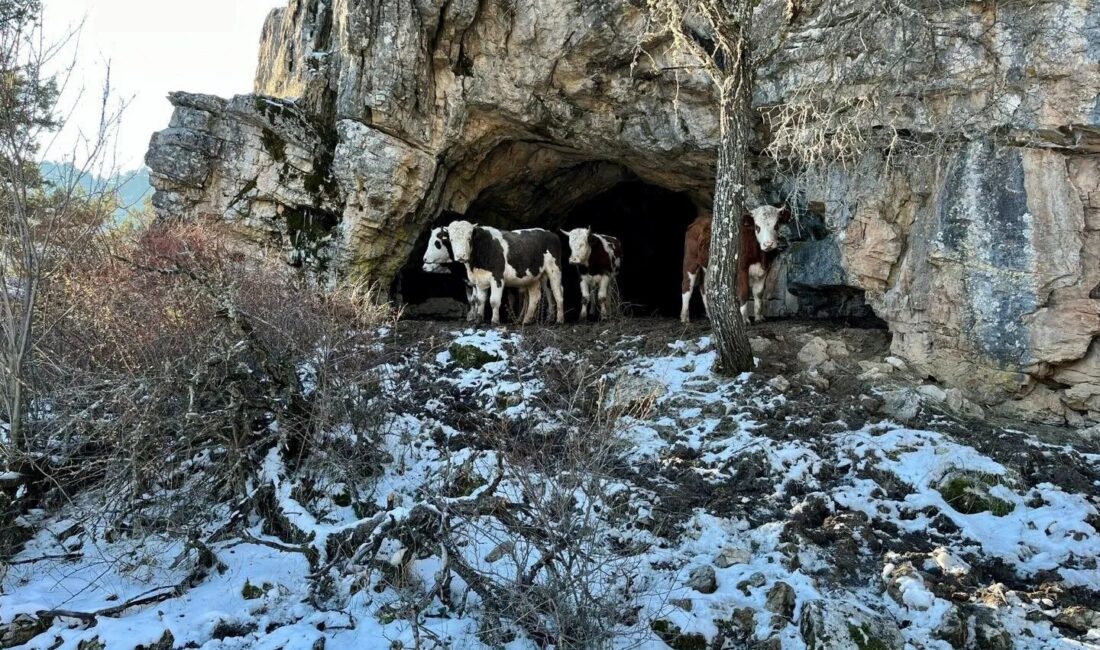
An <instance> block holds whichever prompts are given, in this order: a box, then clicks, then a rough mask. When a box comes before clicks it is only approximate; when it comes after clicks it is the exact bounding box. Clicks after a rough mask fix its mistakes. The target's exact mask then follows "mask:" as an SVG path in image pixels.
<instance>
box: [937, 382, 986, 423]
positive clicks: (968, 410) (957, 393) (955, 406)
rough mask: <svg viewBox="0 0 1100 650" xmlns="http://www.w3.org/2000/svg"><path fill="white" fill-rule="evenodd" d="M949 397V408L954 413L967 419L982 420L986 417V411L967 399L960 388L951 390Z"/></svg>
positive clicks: (947, 392) (947, 402)
mask: <svg viewBox="0 0 1100 650" xmlns="http://www.w3.org/2000/svg"><path fill="white" fill-rule="evenodd" d="M945 393H946V395H947V401H946V404H947V408H948V409H950V410H951V411H952V412H954V413H956V414H958V415H962V416H965V417H970V418H976V419H982V418H984V417H985V409H983V408H982V407H981V406H979V405H977V404H975V403H974V402H972V401H970V400H969V399H967V398H966V395H965V394H963V392H962V391H961V390H959V389H958V388H949V389H947V390H946V391H945Z"/></svg>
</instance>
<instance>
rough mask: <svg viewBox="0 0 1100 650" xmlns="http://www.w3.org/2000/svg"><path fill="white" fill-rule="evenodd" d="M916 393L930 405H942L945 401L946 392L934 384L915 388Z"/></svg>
mask: <svg viewBox="0 0 1100 650" xmlns="http://www.w3.org/2000/svg"><path fill="white" fill-rule="evenodd" d="M917 392H918V393H920V395H921V398H922V399H924V400H925V401H926V402H931V403H932V404H943V403H944V402H946V401H947V391H945V390H944V389H942V388H940V387H939V386H937V385H935V384H924V385H923V386H917Z"/></svg>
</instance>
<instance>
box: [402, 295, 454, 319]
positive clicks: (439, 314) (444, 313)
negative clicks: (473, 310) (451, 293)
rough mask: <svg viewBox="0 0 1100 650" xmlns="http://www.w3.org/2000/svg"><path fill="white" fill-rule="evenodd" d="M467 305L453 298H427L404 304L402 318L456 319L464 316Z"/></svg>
mask: <svg viewBox="0 0 1100 650" xmlns="http://www.w3.org/2000/svg"><path fill="white" fill-rule="evenodd" d="M466 312H467V307H466V305H464V304H463V303H461V302H459V301H457V300H455V299H454V298H428V299H427V300H425V301H424V302H420V303H414V304H411V305H405V307H404V308H403V309H402V310H401V316H402V317H403V318H424V319H431V320H457V319H460V318H464V317H465V316H466Z"/></svg>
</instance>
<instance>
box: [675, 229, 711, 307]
mask: <svg viewBox="0 0 1100 650" xmlns="http://www.w3.org/2000/svg"><path fill="white" fill-rule="evenodd" d="M710 228H711V218H710V215H701V216H698V217H696V218H695V221H692V222H691V225H690V226H688V229H687V232H686V233H685V234H684V272H683V283H682V284H681V287H680V292H681V294H680V295H681V304H680V320H681V321H682V322H684V323H686V322H688V321H689V320H690V318H691V317H690V315H689V313H688V307H689V305H690V304H691V295H692V294H693V293H694V292H695V285H696V283H698V285H699V291H700V293H702V294H703V306H704V307H705V308H706V309H707V312H708V314H709V312H710V306H709V305H707V291H706V286H705V282H706V272H707V266H708V265H709V264H710Z"/></svg>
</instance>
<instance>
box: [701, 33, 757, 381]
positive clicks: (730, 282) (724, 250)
mask: <svg viewBox="0 0 1100 650" xmlns="http://www.w3.org/2000/svg"><path fill="white" fill-rule="evenodd" d="M740 31H741V34H740V38H738V39H737V40H738V46H739V48H740V52H739V53H738V54H739V56H737V57H736V58H735V60H734V61H732V62H731V69H729V70H728V73H729V77H728V78H727V79H726V82H727V85H726V86H725V87H724V88H722V89H721V92H722V97H721V120H722V134H721V137H722V140H721V146H720V147H719V152H718V171H717V178H716V179H715V184H714V215H713V222H712V228H711V235H710V266H709V267H708V268H707V273H706V290H707V296H708V298H709V300H710V319H711V323H712V325H713V327H714V338H715V344H716V345H717V347H718V355H719V367H718V371H719V372H720V373H723V374H738V373H742V372H747V371H749V370H752V369H753V358H752V348H751V347H749V338H748V335H747V334H746V332H745V323H744V321H743V320H742V318H741V309H740V305H739V304H738V300H737V257H738V254H739V252H740V248H741V247H740V242H741V216H742V215H743V214H744V213H745V185H746V181H747V179H748V175H747V172H748V170H747V160H746V159H747V157H748V147H749V141H750V140H749V138H750V137H751V126H752V70H751V69H750V68H751V65H750V64H749V58H748V57H749V46H748V40H747V38H745V34H746V33H747V25H744V24H742V25H741V30H740Z"/></svg>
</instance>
